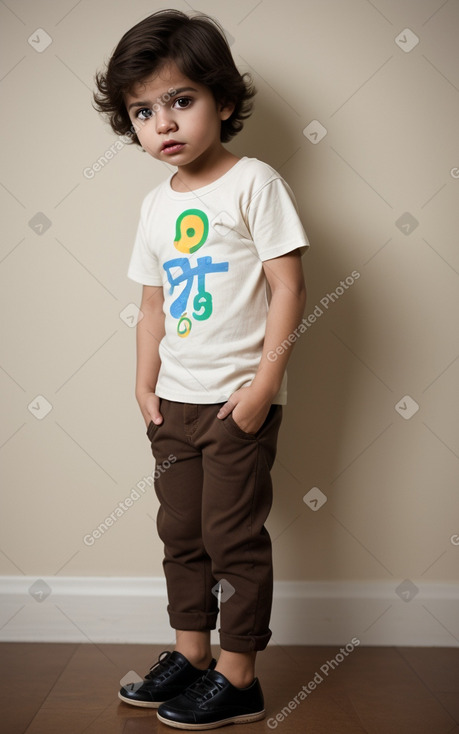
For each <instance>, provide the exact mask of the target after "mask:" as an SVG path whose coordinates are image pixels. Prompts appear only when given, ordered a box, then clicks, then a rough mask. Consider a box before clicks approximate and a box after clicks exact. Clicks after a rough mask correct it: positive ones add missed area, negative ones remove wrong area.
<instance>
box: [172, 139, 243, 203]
mask: <svg viewBox="0 0 459 734" xmlns="http://www.w3.org/2000/svg"><path fill="white" fill-rule="evenodd" d="M238 160H240V159H239V158H238V157H237V156H236V155H234V154H233V153H230V152H229V150H226V148H224V147H223V146H222V145H220V146H219V148H218V149H217V150H215V151H212V153H208V154H207V155H206V157H205V158H204V159H198V160H195V161H193V163H190V164H189V165H186V166H179V167H178V169H177V172H176V173H175V174H174V175H173V176H172V179H171V188H172V189H173V190H174V191H177V192H179V193H185V192H186V191H194V190H195V189H200V188H202V187H203V186H208V185H209V184H211V183H213V182H214V181H216V180H217V179H218V178H220V177H221V176H223V175H224V174H225V173H227V172H228V171H229V170H230V168H232V167H233V166H234V165H235V164H236V163H237V162H238Z"/></svg>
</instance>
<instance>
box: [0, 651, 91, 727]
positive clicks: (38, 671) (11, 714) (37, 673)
mask: <svg viewBox="0 0 459 734" xmlns="http://www.w3.org/2000/svg"><path fill="white" fill-rule="evenodd" d="M77 647H78V645H75V644H73V645H72V644H62V645H54V644H49V645H48V644H40V643H30V642H27V643H22V642H4V643H1V644H0V658H1V661H2V665H1V668H0V707H1V712H2V713H1V726H2V731H3V732H8V734H24V732H25V731H26V729H27V726H28V725H29V724H30V722H31V721H32V720H33V718H34V716H35V715H36V714H37V712H38V711H39V710H40V708H41V706H42V704H43V703H44V701H45V700H46V698H47V697H48V696H49V694H50V692H51V691H52V689H53V686H54V685H55V684H56V681H57V680H58V679H59V676H60V675H61V673H62V671H63V670H64V669H65V667H66V666H67V665H68V663H69V661H70V660H71V658H72V655H74V653H75V651H76V649H77Z"/></svg>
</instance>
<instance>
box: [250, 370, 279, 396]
mask: <svg viewBox="0 0 459 734" xmlns="http://www.w3.org/2000/svg"><path fill="white" fill-rule="evenodd" d="M251 387H252V388H253V389H254V390H255V391H256V392H257V393H258V394H259V396H260V398H261V400H263V401H265V400H266V401H268V400H272V399H273V398H274V397H275V396H276V395H277V393H278V392H279V390H280V384H279V385H278V384H277V382H275V381H273V380H272V379H267V378H264V377H261V376H260V375H255V377H254V379H253V380H252V383H251Z"/></svg>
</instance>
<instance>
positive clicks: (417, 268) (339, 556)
mask: <svg viewBox="0 0 459 734" xmlns="http://www.w3.org/2000/svg"><path fill="white" fill-rule="evenodd" d="M161 7H164V5H163V4H162V3H158V2H155V1H152V0H149V1H148V2H146V1H144V0H133V1H132V2H129V3H121V2H108V0H94V2H87V1H86V0H83V1H81V2H80V3H75V2H74V0H65V2H59V3H56V2H51V0H39V1H38V2H32V0H10V2H9V3H8V2H7V3H6V4H4V3H2V4H0V20H1V23H2V26H3V35H4V41H3V49H4V53H3V61H2V73H1V76H2V77H3V80H2V82H1V86H0V89H1V91H2V93H3V98H4V100H5V101H4V113H3V119H2V123H3V128H4V129H3V135H2V145H1V158H2V177H1V181H2V184H3V185H2V187H1V188H0V198H1V204H2V207H3V215H2V222H3V224H4V225H5V227H4V228H5V233H4V235H3V237H2V243H1V248H2V253H1V257H2V258H3V259H2V261H1V265H0V288H1V294H2V300H3V305H2V314H3V325H4V326H3V336H2V356H1V361H0V364H1V367H2V369H1V371H0V383H1V389H2V392H3V410H2V416H3V420H2V426H1V434H0V444H1V445H2V449H1V453H0V458H1V465H2V476H3V478H2V484H3V488H2V494H3V510H2V513H1V515H0V523H1V545H0V549H1V551H2V553H1V554H0V563H1V566H0V573H2V574H4V575H21V574H25V575H28V576H37V577H41V576H45V575H46V576H53V575H55V574H58V575H66V576H86V575H89V576H112V575H113V576H130V575H134V576H147V575H160V574H161V573H162V570H161V544H160V542H159V541H158V539H157V537H156V531H155V514H156V510H157V503H156V499H155V497H154V494H153V492H152V490H150V491H149V492H148V493H147V494H145V495H144V496H142V497H141V499H139V500H137V501H136V502H135V503H134V504H133V506H132V507H131V508H130V509H129V510H128V511H127V512H126V513H125V514H124V515H123V517H121V518H120V519H119V520H118V521H117V522H116V524H115V525H114V526H113V527H111V528H110V529H109V530H108V532H106V533H105V534H104V535H103V537H101V538H100V539H99V540H97V541H96V542H95V543H94V545H93V546H91V547H88V546H87V545H85V543H84V542H83V537H84V536H85V534H87V533H90V532H91V531H92V530H93V529H94V528H96V527H97V525H99V524H100V523H101V522H103V521H104V519H105V517H106V516H107V515H109V514H110V513H111V512H112V511H113V510H114V508H115V507H116V506H117V504H118V503H119V502H120V501H123V500H124V499H125V498H126V497H128V496H129V493H130V492H131V490H132V488H133V487H135V485H136V484H137V482H139V481H140V480H142V479H143V477H144V476H148V475H150V474H151V472H152V471H153V464H152V459H151V456H150V452H149V447H148V444H147V440H146V437H145V436H144V427H143V422H142V419H141V417H140V413H139V412H138V409H137V406H136V404H135V400H134V396H133V386H134V364H135V354H134V337H135V335H134V331H135V330H134V329H133V328H131V327H130V326H128V325H127V324H126V323H125V322H124V321H123V320H122V319H121V318H120V315H119V314H120V313H121V312H123V310H124V309H125V308H126V307H127V306H128V305H129V304H131V303H137V302H138V301H139V296H140V290H139V287H138V286H136V285H135V284H134V283H131V282H129V281H128V280H127V278H126V268H127V263H128V259H129V255H130V251H131V247H132V243H133V238H134V233H135V228H136V223H137V217H138V211H139V206H140V202H141V200H142V197H143V196H144V195H145V194H146V193H147V192H148V191H149V190H150V189H151V188H152V187H154V186H155V185H156V184H157V183H159V182H160V181H161V180H162V179H163V178H164V177H165V175H167V173H168V172H167V170H166V169H164V168H162V167H161V165H160V164H159V163H157V162H155V161H153V160H152V159H151V158H149V157H148V156H147V155H146V154H142V153H141V152H139V151H138V150H137V149H134V148H124V149H123V150H121V151H120V152H118V153H117V154H116V155H115V156H114V157H113V158H112V160H110V161H109V162H108V163H107V165H106V166H104V167H103V168H102V170H100V171H99V172H98V173H96V175H95V176H94V177H93V178H92V179H89V178H87V177H85V176H84V174H83V171H84V169H86V168H88V167H91V166H92V165H93V164H94V162H96V161H97V159H98V158H100V157H101V156H102V155H103V154H104V153H105V151H107V150H108V149H109V148H110V146H112V145H113V143H114V142H115V138H114V137H113V135H112V134H111V132H110V131H109V129H108V128H107V127H106V126H104V125H103V124H102V122H101V120H100V119H99V118H98V116H97V114H96V113H95V112H94V110H93V109H92V108H91V103H90V99H91V95H90V91H91V89H92V86H93V83H92V78H93V74H94V71H95V69H96V68H98V67H100V66H101V64H102V63H103V60H104V58H106V57H107V56H108V54H109V53H110V51H111V49H112V48H113V46H114V45H115V43H116V42H117V40H118V39H119V37H120V36H121V34H122V33H123V32H124V31H125V30H127V29H128V28H129V27H130V26H131V25H133V24H134V23H135V22H137V21H138V20H140V19H141V18H143V17H145V16H146V15H147V14H148V13H150V12H152V11H154V10H156V9H159V8H161ZM174 7H177V8H179V9H184V10H186V9H187V8H188V7H189V6H188V4H187V3H185V2H183V3H182V2H177V3H176V4H175V5H174ZM199 9H200V10H202V11H205V12H208V13H211V14H214V15H215V16H217V17H218V18H219V19H220V20H221V22H222V23H223V25H224V27H225V29H226V30H227V32H228V33H229V34H230V36H231V37H232V38H233V39H234V42H233V43H232V50H233V53H234V56H235V59H236V62H237V64H238V65H239V67H240V69H241V70H244V71H246V70H249V71H251V72H252V73H253V75H254V78H255V81H256V84H257V87H258V90H259V94H258V98H257V106H256V112H255V114H254V116H253V118H252V119H251V120H250V122H249V123H248V124H247V126H246V130H245V131H244V133H243V134H241V135H240V136H239V138H238V139H237V140H236V141H235V142H234V143H233V144H232V146H231V147H232V149H233V150H234V151H235V152H236V153H238V154H241V155H242V154H248V155H250V156H256V157H259V158H261V159H263V160H266V161H267V162H268V163H270V164H271V165H273V166H275V167H276V168H277V169H278V170H279V171H280V172H281V174H282V175H283V176H284V177H285V178H286V179H287V181H288V182H289V183H290V184H291V185H292V187H293V189H294V191H295V193H296V196H297V199H298V203H299V206H300V209H301V214H302V218H303V220H304V224H305V227H306V230H307V232H308V234H309V236H310V239H311V245H312V246H311V249H310V252H309V253H308V254H307V255H306V256H305V258H304V267H305V272H306V275H307V282H308V295H309V301H308V306H307V309H306V313H305V316H307V315H308V314H310V313H313V312H314V310H315V312H316V315H318V318H317V320H316V321H315V323H311V324H310V326H309V328H308V330H307V331H306V333H304V334H303V335H302V336H301V338H300V339H299V341H298V343H297V345H296V347H295V352H294V355H293V360H292V362H291V366H290V368H289V387H290V402H289V405H288V407H287V408H286V410H285V418H284V425H283V431H282V435H281V438H280V443H279V453H278V460H277V462H276V465H275V469H274V480H275V503H274V507H273V511H272V514H271V516H270V519H269V528H270V531H271V533H272V538H273V547H274V556H275V572H276V577H277V578H278V579H286V580H287V579H295V580H335V579H336V580H338V579H340V580H366V579H368V580H370V579H371V580H384V581H390V580H393V582H394V588H395V587H396V586H397V585H398V583H399V582H400V580H402V579H406V578H408V579H411V580H413V581H414V582H416V581H418V582H419V581H421V580H422V581H425V582H427V581H450V582H452V581H454V580H457V569H458V558H459V546H458V545H455V544H454V539H456V538H458V535H459V512H458V510H459V503H458V491H457V486H458V485H457V468H458V464H457V459H458V450H459V444H458V430H457V428H458V426H457V416H458V414H459V410H458V405H457V394H458V392H457V377H458V365H459V362H458V361H457V356H458V344H457V312H456V313H455V310H454V307H455V305H456V302H457V285H458V279H457V275H458V268H459V262H458V249H457V233H458V225H459V214H458V213H459V149H458V146H457V131H458V111H459V109H458V108H459V105H458V103H459V94H458V93H459V63H458V61H459V58H458V57H459V54H458V44H457V38H458V25H459V4H458V3H457V2H456V0H449V2H446V3H445V2H443V0H405V1H402V2H399V1H398V0H397V2H396V0H375V2H369V1H367V2H365V0H306V1H305V2H303V1H300V0H282V2H280V0H262V1H261V2H259V3H258V4H257V2H256V0H252V2H250V3H248V2H243V1H242V0H236V1H233V2H231V3H228V2H221V1H220V2H219V1H217V0H202V2H200V4H199ZM406 28H409V29H410V31H411V33H414V34H416V36H417V37H418V38H419V42H418V44H417V45H416V46H414V47H413V48H412V49H411V50H409V52H407V49H408V48H409V47H410V43H411V40H412V36H411V35H410V34H409V33H408V34H406V33H405V34H404V33H402V34H401V41H400V44H401V46H402V47H403V48H404V49H405V50H403V49H402V48H401V47H400V46H399V45H397V44H396V43H395V40H394V39H395V38H396V37H397V36H399V34H400V33H401V32H402V31H404V29H406ZM37 29H44V30H45V31H46V32H47V33H48V34H49V36H50V37H51V38H52V43H51V44H50V45H49V46H48V47H47V48H45V49H44V50H42V51H41V52H39V51H38V49H39V48H42V46H43V43H44V38H45V36H44V34H43V31H41V30H40V31H38V33H35V31H37ZM29 37H31V41H30V43H28V42H27V39H28V38H29ZM313 120H318V121H319V122H320V123H321V125H322V126H323V127H324V128H325V129H326V131H327V134H326V135H325V137H323V138H322V139H321V140H320V141H319V142H315V143H313V142H311V140H310V139H308V137H307V136H306V135H305V134H304V133H303V130H304V129H305V128H306V127H307V126H308V125H309V124H310V123H311V122H312V121H313ZM309 130H311V128H309ZM312 131H313V132H314V127H313V128H312ZM37 212H42V213H44V214H45V215H46V217H47V218H48V219H49V220H50V222H51V225H50V226H49V228H48V229H47V230H46V231H43V232H42V233H41V234H40V233H39V232H38V229H40V227H37V226H35V229H34V228H33V222H32V225H29V224H28V223H29V222H30V220H31V219H32V218H33V217H34V216H35V215H36V214H37ZM406 212H408V213H409V215H410V216H411V217H412V218H414V219H415V220H416V222H417V226H416V228H415V229H413V230H412V231H411V227H410V226H408V230H409V231H404V230H403V227H402V226H403V223H404V221H405V220H404V219H402V222H401V223H400V222H399V224H398V225H397V221H398V220H399V219H400V217H404V216H405V213H406ZM40 216H41V215H40ZM33 221H35V222H36V221H37V220H33ZM38 221H39V220H38ZM408 221H409V220H408ZM400 227H402V229H401V228H400ZM353 271H357V272H358V273H359V275H360V277H359V278H358V279H356V280H355V282H354V283H353V284H352V285H351V286H349V287H348V288H347V289H346V290H344V291H343V292H342V294H341V295H339V297H337V298H336V299H335V301H334V302H332V299H331V298H330V295H329V294H332V292H333V291H335V290H336V288H337V286H339V283H340V281H342V280H345V279H346V277H348V276H350V274H351V273H352V272H353ZM351 279H352V278H351ZM327 294H328V295H327ZM327 298H329V301H330V302H329V303H328V308H325V306H324V302H325V300H326V299H327ZM321 312H322V313H321ZM127 313H128V314H129V311H128V312H127ZM407 395H408V396H410V398H411V399H412V400H413V401H415V402H416V403H417V404H418V405H419V410H418V411H417V412H416V413H415V414H414V415H413V416H412V417H411V418H409V419H406V417H407V414H408V410H409V405H408V403H407V402H406V401H405V403H403V400H402V398H404V396H407ZM37 396H43V397H44V398H46V401H48V402H49V403H50V404H51V405H52V410H51V411H50V412H49V413H48V414H47V415H46V416H45V417H41V420H40V419H39V417H40V416H43V413H44V412H45V407H46V403H45V401H44V400H43V397H38V398H37ZM401 400H402V404H403V405H404V406H405V407H403V405H402V409H401V413H403V414H404V416H405V418H404V417H403V416H402V415H400V414H399V412H397V411H396V409H395V405H396V404H397V403H399V401H401ZM29 405H30V406H31V407H30V409H28V406H29ZM312 487H318V488H319V489H320V491H321V492H322V493H323V494H324V495H325V496H326V498H327V502H326V503H325V504H324V505H323V506H322V507H320V509H317V510H316V511H313V510H312V509H311V508H310V507H309V506H308V505H307V504H306V503H305V501H303V496H304V495H306V494H307V493H308V492H309V491H310V490H311V488H312ZM310 497H311V495H310ZM452 536H453V542H452V541H451V537H452Z"/></svg>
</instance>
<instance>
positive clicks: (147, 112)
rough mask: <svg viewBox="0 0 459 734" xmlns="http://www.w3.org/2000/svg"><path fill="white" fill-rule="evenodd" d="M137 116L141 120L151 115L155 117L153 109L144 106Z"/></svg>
mask: <svg viewBox="0 0 459 734" xmlns="http://www.w3.org/2000/svg"><path fill="white" fill-rule="evenodd" d="M136 117H137V118H138V119H139V120H149V119H150V117H153V110H149V109H148V107H142V109H140V110H139V111H138V112H137V114H136Z"/></svg>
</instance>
